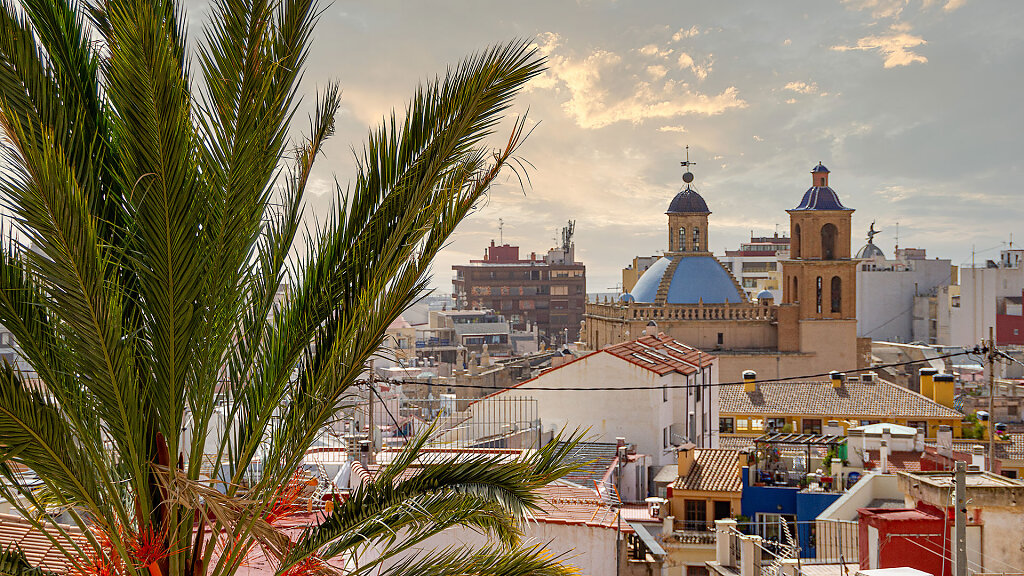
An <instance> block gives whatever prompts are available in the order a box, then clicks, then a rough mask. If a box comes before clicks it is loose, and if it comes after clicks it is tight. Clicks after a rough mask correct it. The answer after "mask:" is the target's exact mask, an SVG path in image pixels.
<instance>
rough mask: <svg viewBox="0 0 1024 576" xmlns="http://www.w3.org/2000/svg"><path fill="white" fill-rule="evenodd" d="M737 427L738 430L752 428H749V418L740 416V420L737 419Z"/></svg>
mask: <svg viewBox="0 0 1024 576" xmlns="http://www.w3.org/2000/svg"><path fill="white" fill-rule="evenodd" d="M736 429H737V430H749V429H750V428H749V426H747V419H746V418H740V419H739V420H737V421H736Z"/></svg>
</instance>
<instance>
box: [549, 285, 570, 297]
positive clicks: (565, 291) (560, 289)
mask: <svg viewBox="0 0 1024 576" xmlns="http://www.w3.org/2000/svg"><path fill="white" fill-rule="evenodd" d="M551 295H552V296H568V295H569V287H568V286H552V287H551Z"/></svg>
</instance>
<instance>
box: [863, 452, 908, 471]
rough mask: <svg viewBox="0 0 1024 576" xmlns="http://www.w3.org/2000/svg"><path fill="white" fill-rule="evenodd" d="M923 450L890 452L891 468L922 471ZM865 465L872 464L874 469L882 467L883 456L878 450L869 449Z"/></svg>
mask: <svg viewBox="0 0 1024 576" xmlns="http://www.w3.org/2000/svg"><path fill="white" fill-rule="evenodd" d="M921 454H922V453H921V452H913V451H908V452H899V451H896V452H892V453H891V454H889V470H902V471H903V472H920V471H921ZM864 464H865V467H867V466H868V465H870V466H871V467H872V468H874V469H880V468H881V467H882V456H881V454H880V453H879V451H878V450H868V453H867V457H866V458H865V462H864Z"/></svg>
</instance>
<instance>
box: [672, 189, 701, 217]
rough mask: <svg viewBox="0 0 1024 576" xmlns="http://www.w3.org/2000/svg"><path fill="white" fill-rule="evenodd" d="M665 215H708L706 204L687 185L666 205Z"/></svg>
mask: <svg viewBox="0 0 1024 576" xmlns="http://www.w3.org/2000/svg"><path fill="white" fill-rule="evenodd" d="M665 213H666V214H695V213H696V214H710V213H711V211H710V210H708V203H707V202H705V201H704V198H702V197H701V195H700V194H698V193H697V191H696V190H694V189H693V188H690V186H689V185H687V186H686V188H683V189H682V190H680V191H679V193H678V194H676V196H675V198H673V199H672V202H670V203H669V205H668V211H667V212H665Z"/></svg>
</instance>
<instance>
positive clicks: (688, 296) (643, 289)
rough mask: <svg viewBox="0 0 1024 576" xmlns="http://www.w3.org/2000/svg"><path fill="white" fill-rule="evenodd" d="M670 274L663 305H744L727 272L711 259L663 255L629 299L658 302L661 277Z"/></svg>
mask: <svg viewBox="0 0 1024 576" xmlns="http://www.w3.org/2000/svg"><path fill="white" fill-rule="evenodd" d="M668 274H671V280H670V281H669V284H668V290H667V291H666V292H665V295H664V299H665V300H664V303H666V304H696V303H697V302H700V301H703V302H704V303H705V304H723V303H725V302H737V303H738V302H746V301H747V297H746V295H745V294H744V293H743V292H742V291H741V290H740V289H739V287H738V285H737V284H736V280H734V279H733V277H732V275H731V274H729V271H728V270H726V269H725V268H723V267H722V265H721V264H720V263H719V262H718V260H715V259H714V258H713V257H711V256H689V255H685V256H665V257H662V258H660V259H658V261H657V262H655V263H654V264H652V265H651V267H650V268H648V269H647V272H644V275H643V276H641V277H640V280H638V281H637V283H636V286H634V287H633V296H634V297H636V301H637V302H640V303H655V302H658V303H662V302H661V300H660V299H659V296H658V289H659V288H660V287H661V282H662V278H663V277H665V276H666V275H668Z"/></svg>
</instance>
